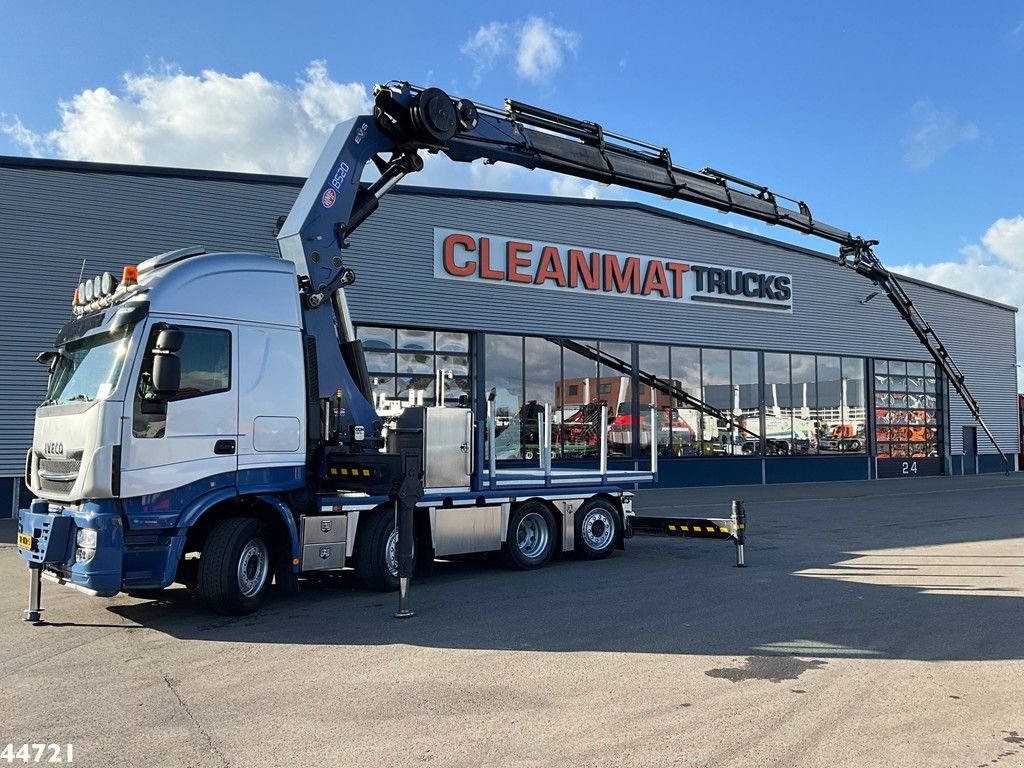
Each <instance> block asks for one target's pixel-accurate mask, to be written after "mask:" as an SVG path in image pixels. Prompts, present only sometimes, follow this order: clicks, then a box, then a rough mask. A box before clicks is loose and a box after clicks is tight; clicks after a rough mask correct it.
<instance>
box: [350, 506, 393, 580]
mask: <svg viewBox="0 0 1024 768" xmlns="http://www.w3.org/2000/svg"><path fill="white" fill-rule="evenodd" d="M363 514H364V515H365V514H366V513H363ZM363 526H366V527H365V528H364V527H363ZM357 537H358V538H357V539H356V551H355V561H356V562H355V567H356V578H358V579H359V581H360V582H361V583H362V585H363V586H364V587H366V588H367V589H371V590H373V591H374V592H394V591H395V590H396V589H398V530H397V529H396V528H395V513H394V510H393V509H392V508H391V507H390V506H389V507H387V508H384V509H376V510H374V511H373V512H372V513H370V515H369V519H367V518H365V517H363V516H362V515H360V518H359V531H358V533H357Z"/></svg>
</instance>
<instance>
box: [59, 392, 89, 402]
mask: <svg viewBox="0 0 1024 768" xmlns="http://www.w3.org/2000/svg"><path fill="white" fill-rule="evenodd" d="M76 400H80V401H82V402H85V403H88V402H90V401H91V400H92V398H91V397H89V396H88V395H81V394H79V395H75V396H74V397H69V398H68V399H67V400H66V401H65V402H68V403H73V402H75V401H76Z"/></svg>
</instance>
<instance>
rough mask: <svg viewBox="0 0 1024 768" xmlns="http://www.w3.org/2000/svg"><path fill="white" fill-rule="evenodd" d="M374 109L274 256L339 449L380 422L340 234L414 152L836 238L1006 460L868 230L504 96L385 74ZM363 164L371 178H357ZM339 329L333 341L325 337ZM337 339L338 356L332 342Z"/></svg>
mask: <svg viewBox="0 0 1024 768" xmlns="http://www.w3.org/2000/svg"><path fill="white" fill-rule="evenodd" d="M374 97H375V101H374V110H373V115H372V116H369V115H368V116H361V117H357V118H355V119H353V120H349V121H348V122H345V123H342V124H341V125H339V126H338V127H337V128H336V129H335V131H334V133H333V134H332V135H331V137H330V139H329V141H328V143H327V146H326V147H325V149H324V151H323V153H322V154H321V156H320V159H319V160H318V161H317V163H316V166H315V167H314V169H313V172H312V173H311V174H310V177H309V179H308V181H307V182H306V184H305V186H304V187H303V189H302V192H301V193H300V195H299V198H298V200H297V201H296V204H295V206H294V207H293V208H292V212H291V214H290V215H289V216H288V218H287V220H286V221H285V223H284V225H283V227H282V229H281V232H280V233H279V235H278V240H279V246H280V250H281V254H282V255H283V256H284V257H285V258H287V259H290V260H291V261H293V262H294V263H295V265H296V268H297V270H298V272H299V274H300V275H301V276H302V277H301V278H300V280H301V285H300V290H301V293H302V300H303V307H304V312H305V315H306V323H307V328H308V329H309V330H310V332H311V334H312V335H313V336H314V337H315V339H316V347H317V359H318V360H319V361H320V364H319V385H320V397H322V398H325V397H330V396H331V395H332V394H333V393H335V392H337V391H339V390H340V391H343V392H348V393H352V394H351V395H350V396H349V398H350V399H349V407H348V409H347V412H346V414H345V415H344V416H343V424H342V427H343V429H342V434H343V435H344V436H345V438H347V439H343V440H342V445H343V446H344V449H345V450H346V451H350V452H352V453H360V452H365V451H376V450H378V448H379V446H380V421H379V419H377V418H376V415H375V413H374V411H373V408H372V406H371V405H370V400H371V395H370V385H369V377H368V376H367V375H366V369H365V364H364V363H363V362H362V359H363V358H362V353H361V349H360V346H359V342H358V340H356V339H355V334H354V330H353V326H352V321H351V318H350V316H349V313H348V308H347V304H346V302H345V295H344V287H345V286H346V285H349V284H350V283H351V282H352V281H353V280H354V279H355V275H354V274H353V272H352V271H351V270H348V269H346V268H345V266H344V261H343V258H342V254H343V251H344V249H345V247H346V244H347V239H348V237H350V236H351V235H352V233H353V232H354V231H355V230H356V228H357V227H358V226H359V225H360V224H361V223H362V222H363V221H365V220H366V218H367V217H368V216H369V215H370V214H371V213H373V211H374V210H375V209H376V208H377V206H378V204H379V201H380V199H381V198H382V197H383V196H384V195H385V194H386V193H387V192H388V191H389V190H390V189H391V188H392V187H394V185H395V184H397V183H398V182H399V181H400V180H401V179H402V178H403V177H404V176H406V175H408V174H410V173H414V172H416V171H419V170H421V169H422V168H423V159H422V157H421V156H420V154H419V152H420V151H421V150H426V151H427V152H432V153H436V152H443V153H444V154H445V155H447V156H448V157H449V158H451V159H452V160H456V161H460V162H472V161H474V160H479V159H482V160H484V161H485V162H487V163H498V162H504V163H511V164H514V165H518V166H522V167H525V168H530V169H533V168H541V169H544V170H548V171H554V172H555V173H561V174H566V175H569V176H576V177H579V178H584V179H589V180H591V181H595V182H598V183H601V184H615V185H618V186H622V187H627V188H630V189H636V190H640V191H644V192H650V193H653V194H657V195H660V196H662V197H664V198H667V199H675V200H684V201H686V202H689V203H696V204H697V205H703V206H706V207H709V208H714V209H716V210H718V211H722V212H726V213H737V214H740V215H741V216H746V217H749V218H752V219H756V220H758V221H762V222H764V223H766V224H773V225H779V226H782V227H786V228H788V229H792V230H796V231H797V232H801V233H803V234H807V235H814V236H817V237H820V238H823V239H825V240H828V241H830V242H833V243H836V244H837V245H838V246H839V254H838V264H839V265H840V266H843V267H846V268H848V269H852V270H853V271H855V272H857V273H858V274H860V275H863V276H864V277H866V278H867V279H868V280H870V281H871V282H872V283H874V284H875V285H876V286H877V287H878V288H879V290H881V291H882V292H883V293H885V295H886V296H887V297H888V298H889V301H890V302H891V303H892V305H893V306H894V307H895V308H896V311H897V312H898V313H899V315H900V317H902V318H903V319H904V320H905V321H906V323H907V324H908V325H909V326H910V329H911V330H912V331H913V332H914V335H915V336H917V338H918V339H919V340H920V342H921V344H922V345H923V346H924V348H925V349H926V350H927V351H928V354H929V355H930V356H931V357H932V359H934V361H935V363H936V365H938V366H939V368H940V369H941V370H942V371H943V372H944V373H945V375H946V378H947V380H948V381H949V382H950V384H951V385H952V386H953V388H954V389H955V390H956V391H957V393H958V394H959V395H960V397H961V398H963V401H964V403H965V404H966V405H967V408H968V410H969V411H970V412H971V415H972V416H973V417H974V418H975V419H976V420H977V422H978V424H979V425H980V426H981V427H982V429H983V430H984V431H985V434H986V435H988V437H989V439H990V440H991V441H992V445H993V446H995V448H996V450H997V451H998V452H999V454H1000V456H1002V457H1003V461H1004V463H1006V467H1007V471H1008V470H1009V462H1008V459H1007V457H1006V456H1005V454H1003V451H1002V449H1001V448H1000V447H999V445H998V444H997V443H996V440H995V438H994V436H993V435H992V432H991V431H990V430H989V428H988V425H987V424H986V423H985V421H984V420H983V419H982V416H981V411H980V408H979V405H978V402H977V400H976V399H975V398H974V396H973V395H972V394H971V392H970V390H969V389H968V386H967V382H966V380H965V377H964V374H963V372H962V371H961V370H960V369H959V368H958V367H957V365H956V363H955V362H954V361H953V360H952V358H951V357H950V355H949V352H948V350H947V349H946V347H945V346H944V345H943V343H942V342H941V341H940V340H939V338H938V336H937V334H936V333H935V330H934V329H933V328H932V327H931V326H930V325H929V324H928V322H927V321H926V320H925V318H924V316H923V315H922V314H921V312H920V310H919V309H918V308H917V306H916V305H915V304H914V302H913V301H912V300H911V299H910V297H909V296H908V295H907V292H906V291H905V290H904V288H903V286H902V285H901V284H900V282H899V281H898V280H897V279H896V276H895V275H893V274H892V273H891V272H890V271H889V270H888V269H886V267H885V266H884V265H883V264H882V263H881V261H880V260H879V259H878V257H877V256H876V255H875V253H874V250H873V248H874V246H876V245H877V244H878V241H877V240H868V239H865V238H863V237H859V236H855V235H853V234H852V233H851V232H849V231H847V230H844V229H841V228H838V227H834V226H831V225H829V224H826V223H824V222H821V221H818V220H817V219H815V217H814V216H813V215H812V213H811V210H810V208H809V207H808V205H807V204H806V203H805V202H804V201H802V200H795V199H793V198H789V197H785V196H783V195H780V194H778V193H775V192H773V191H771V190H770V189H769V188H768V187H766V186H762V185H760V184H755V183H753V182H750V181H746V180H744V179H742V178H739V177H737V176H733V175H731V174H728V173H724V172H722V171H717V170H714V169H712V168H704V169H702V170H700V171H692V170H688V169H686V168H682V167H680V166H678V165H676V164H675V163H674V162H673V161H672V155H671V153H670V152H669V150H668V149H667V148H664V147H657V146H655V145H653V144H648V143H646V142H642V141H637V140H635V139H630V138H627V137H625V136H622V135H619V134H616V133H612V132H610V131H606V130H605V129H604V128H602V127H601V125H599V124H598V123H594V122H589V121H585V120H578V119H575V118H571V117H566V116H564V115H560V114H557V113H555V112H551V111H548V110H545V109H540V108H538V107H534V106H530V105H527V104H523V103H521V102H518V101H512V100H506V102H505V108H504V109H496V108H493V107H487V106H484V105H481V104H476V103H474V102H472V101H469V100H467V99H455V98H452V97H450V96H448V94H446V93H445V92H444V91H442V90H440V89H438V88H425V89H424V88H419V87H416V86H413V85H410V84H409V83H407V82H395V81H392V82H389V83H386V84H383V85H378V86H376V87H375V88H374ZM368 162H372V163H373V165H374V166H375V167H376V169H377V171H378V172H379V177H378V178H377V179H376V181H374V182H373V183H372V184H370V185H368V186H364V185H362V184H361V183H360V181H361V178H362V173H363V170H364V167H365V166H366V164H367V163H368ZM335 327H336V328H337V331H338V334H339V335H340V339H339V338H337V337H336V336H335V330H334V329H335ZM339 342H340V344H341V348H342V350H343V355H342V358H341V359H339V357H338V355H337V353H336V352H335V351H334V350H333V349H332V348H336V346H335V345H336V344H338V343H339Z"/></svg>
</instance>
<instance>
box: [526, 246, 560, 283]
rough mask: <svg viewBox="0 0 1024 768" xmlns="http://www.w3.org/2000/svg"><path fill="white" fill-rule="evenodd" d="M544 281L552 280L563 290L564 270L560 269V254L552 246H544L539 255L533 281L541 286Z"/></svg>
mask: <svg viewBox="0 0 1024 768" xmlns="http://www.w3.org/2000/svg"><path fill="white" fill-rule="evenodd" d="M545 280H554V281H555V283H556V284H557V285H559V286H561V287H562V288H565V285H566V282H565V269H564V268H563V267H562V254H560V253H559V252H558V249H557V248H556V247H555V246H553V245H545V246H544V250H543V251H542V252H541V255H540V265H539V266H538V267H537V277H536V278H535V279H534V281H533V282H535V283H536V284H537V285H542V284H543V283H544V281H545Z"/></svg>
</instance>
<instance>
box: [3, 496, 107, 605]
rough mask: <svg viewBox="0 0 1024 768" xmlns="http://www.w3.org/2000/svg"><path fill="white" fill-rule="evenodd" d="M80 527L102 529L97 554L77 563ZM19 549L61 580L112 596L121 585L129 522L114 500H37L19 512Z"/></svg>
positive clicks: (32, 565)
mask: <svg viewBox="0 0 1024 768" xmlns="http://www.w3.org/2000/svg"><path fill="white" fill-rule="evenodd" d="M80 529H93V530H95V531H96V548H95V551H94V553H93V555H92V557H91V558H89V559H88V560H84V561H82V562H76V558H75V549H76V545H75V541H76V538H77V536H78V531H79V530H80ZM18 533H19V534H22V535H23V536H27V537H29V539H30V540H31V541H29V542H26V541H24V540H23V539H22V536H19V537H18V538H19V540H21V541H19V546H18V553H19V554H20V555H21V556H22V558H24V559H25V560H27V561H28V564H29V567H30V568H42V569H45V571H47V572H49V573H50V574H51V575H52V576H54V577H55V578H57V579H58V580H60V581H63V582H66V583H68V584H69V585H71V586H75V587H78V588H80V589H82V590H83V591H86V592H89V593H93V594H96V595H100V596H103V597H109V596H111V595H116V594H117V593H118V592H119V591H120V590H121V573H122V553H123V551H124V527H123V525H122V522H121V515H120V514H119V513H118V511H117V509H116V507H115V505H114V502H113V501H112V500H99V501H87V502H85V503H83V504H82V505H81V506H80V507H66V506H63V505H60V504H50V503H49V502H47V501H45V500H43V499H36V500H34V501H33V502H32V504H31V506H30V507H29V508H28V509H23V510H21V511H20V513H19V514H18Z"/></svg>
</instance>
